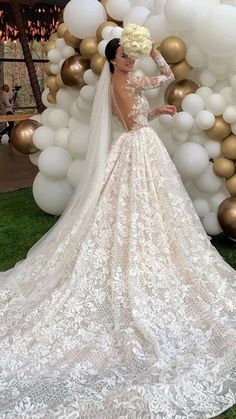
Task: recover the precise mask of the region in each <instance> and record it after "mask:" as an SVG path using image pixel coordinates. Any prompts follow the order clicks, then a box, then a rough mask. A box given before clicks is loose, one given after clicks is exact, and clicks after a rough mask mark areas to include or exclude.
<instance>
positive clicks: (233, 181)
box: [225, 174, 236, 196]
mask: <svg viewBox="0 0 236 419" xmlns="http://www.w3.org/2000/svg"><path fill="white" fill-rule="evenodd" d="M225 187H226V189H227V190H228V191H229V193H230V195H233V196H236V174H234V175H233V176H231V177H230V178H228V179H227V180H226V181H225Z"/></svg>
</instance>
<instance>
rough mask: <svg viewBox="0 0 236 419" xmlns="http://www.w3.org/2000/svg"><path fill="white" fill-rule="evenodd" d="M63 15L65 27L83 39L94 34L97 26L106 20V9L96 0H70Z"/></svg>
mask: <svg viewBox="0 0 236 419" xmlns="http://www.w3.org/2000/svg"><path fill="white" fill-rule="evenodd" d="M63 17H64V22H65V25H66V27H67V29H68V30H69V31H70V32H71V33H72V34H73V35H75V36H77V37H78V38H81V39H83V38H87V37H89V36H95V35H96V30H97V27H98V26H99V25H100V24H101V23H103V22H104V21H105V20H106V11H105V9H104V7H103V6H102V5H101V3H99V2H98V1H97V0H89V1H88V0H71V1H70V2H69V3H68V4H67V5H66V7H65V9H64V14H63Z"/></svg>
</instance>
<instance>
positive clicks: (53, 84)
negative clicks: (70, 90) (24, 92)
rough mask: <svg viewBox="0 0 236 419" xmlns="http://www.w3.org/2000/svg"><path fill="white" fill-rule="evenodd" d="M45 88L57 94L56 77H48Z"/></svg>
mask: <svg viewBox="0 0 236 419" xmlns="http://www.w3.org/2000/svg"><path fill="white" fill-rule="evenodd" d="M46 86H47V87H48V88H49V89H50V90H52V91H54V92H57V91H58V90H59V86H58V84H57V79H56V76H50V77H48V79H47V81H46Z"/></svg>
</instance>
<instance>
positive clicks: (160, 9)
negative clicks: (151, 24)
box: [154, 0, 166, 14]
mask: <svg viewBox="0 0 236 419" xmlns="http://www.w3.org/2000/svg"><path fill="white" fill-rule="evenodd" d="M154 3H155V10H156V12H157V13H159V14H162V13H164V7H165V4H166V0H154Z"/></svg>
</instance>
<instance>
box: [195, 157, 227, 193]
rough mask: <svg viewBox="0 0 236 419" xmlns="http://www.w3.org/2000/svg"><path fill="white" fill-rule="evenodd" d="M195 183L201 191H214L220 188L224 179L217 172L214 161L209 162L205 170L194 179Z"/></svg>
mask: <svg viewBox="0 0 236 419" xmlns="http://www.w3.org/2000/svg"><path fill="white" fill-rule="evenodd" d="M194 183H195V185H196V187H197V188H198V189H199V191H201V192H206V193H213V192H216V191H218V190H219V189H220V187H221V185H222V180H221V179H220V178H219V177H218V176H217V175H216V174H215V172H214V170H213V163H211V162H209V164H208V166H207V167H206V169H205V170H204V172H203V173H201V174H200V176H198V177H197V179H195V180H194Z"/></svg>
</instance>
